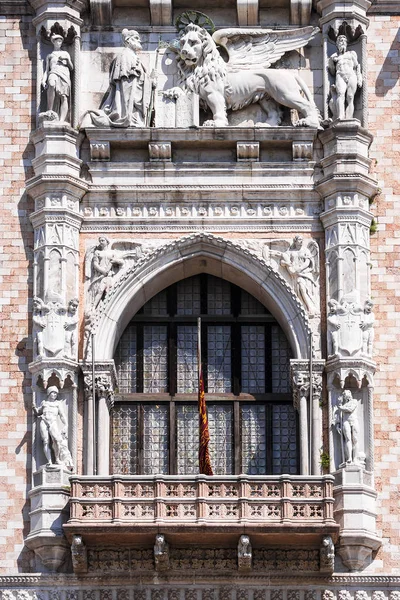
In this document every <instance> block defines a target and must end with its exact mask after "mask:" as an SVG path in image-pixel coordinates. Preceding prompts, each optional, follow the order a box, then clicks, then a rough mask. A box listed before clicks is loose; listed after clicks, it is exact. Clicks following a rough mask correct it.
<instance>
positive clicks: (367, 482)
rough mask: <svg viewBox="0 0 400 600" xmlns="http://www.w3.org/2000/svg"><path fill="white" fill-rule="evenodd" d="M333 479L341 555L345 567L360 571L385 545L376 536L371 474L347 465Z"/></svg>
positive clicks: (339, 551)
mask: <svg viewBox="0 0 400 600" xmlns="http://www.w3.org/2000/svg"><path fill="white" fill-rule="evenodd" d="M334 476H335V485H334V488H333V495H334V498H335V503H334V508H333V515H334V518H335V520H336V522H337V523H339V525H340V534H339V545H338V553H339V554H340V557H341V559H342V560H343V562H344V564H345V565H346V567H348V568H349V569H350V570H351V571H360V570H362V569H363V568H364V567H366V566H367V565H368V564H369V562H371V558H372V553H373V552H374V551H375V550H377V549H378V548H379V547H380V545H381V543H382V541H381V539H380V538H379V537H378V536H377V534H376V506H375V501H376V497H377V493H376V491H375V490H374V488H373V487H372V486H371V477H372V475H371V473H369V472H368V471H365V470H364V469H362V468H361V467H360V466H359V465H347V466H346V467H344V468H343V469H340V470H339V471H337V472H336V473H335V474H334Z"/></svg>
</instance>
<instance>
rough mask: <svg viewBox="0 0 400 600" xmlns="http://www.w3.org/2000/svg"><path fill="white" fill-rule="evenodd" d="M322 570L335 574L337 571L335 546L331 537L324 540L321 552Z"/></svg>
mask: <svg viewBox="0 0 400 600" xmlns="http://www.w3.org/2000/svg"><path fill="white" fill-rule="evenodd" d="M319 563H320V570H321V571H322V572H324V573H333V571H334V569H335V546H334V545H333V541H332V538H331V536H330V535H325V536H324V537H323V538H322V543H321V547H320V550H319Z"/></svg>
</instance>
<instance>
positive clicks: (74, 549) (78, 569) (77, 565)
mask: <svg viewBox="0 0 400 600" xmlns="http://www.w3.org/2000/svg"><path fill="white" fill-rule="evenodd" d="M71 556H72V566H73V569H74V573H87V570H88V559H87V548H86V545H85V543H84V541H83V538H82V536H81V535H74V536H73V539H72V544H71Z"/></svg>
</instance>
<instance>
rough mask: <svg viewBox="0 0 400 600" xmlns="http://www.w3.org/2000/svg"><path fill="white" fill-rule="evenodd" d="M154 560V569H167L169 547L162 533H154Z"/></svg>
mask: <svg viewBox="0 0 400 600" xmlns="http://www.w3.org/2000/svg"><path fill="white" fill-rule="evenodd" d="M154 562H155V566H156V571H167V570H168V569H169V547H168V544H167V542H166V541H165V536H164V535H163V534H162V533H158V534H157V535H156V540H155V543H154Z"/></svg>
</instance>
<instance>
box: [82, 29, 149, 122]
mask: <svg viewBox="0 0 400 600" xmlns="http://www.w3.org/2000/svg"><path fill="white" fill-rule="evenodd" d="M121 35H122V42H123V44H124V48H123V50H122V52H121V53H120V54H119V55H118V56H117V57H116V58H115V59H114V61H113V63H112V65H111V72H110V87H109V89H108V92H107V94H106V97H105V98H104V100H103V102H102V103H101V106H100V109H99V110H89V111H88V112H87V115H86V116H85V117H84V119H83V121H82V127H87V126H89V125H94V126H96V127H149V126H150V118H151V110H152V103H153V102H154V98H153V96H154V85H153V81H152V79H151V78H150V76H149V75H148V73H147V71H146V69H145V67H144V65H143V63H142V61H141V60H140V58H139V56H138V54H139V53H140V52H141V50H142V45H141V41H140V36H139V34H138V32H137V31H135V30H130V31H129V30H128V29H123V30H122V33H121Z"/></svg>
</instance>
